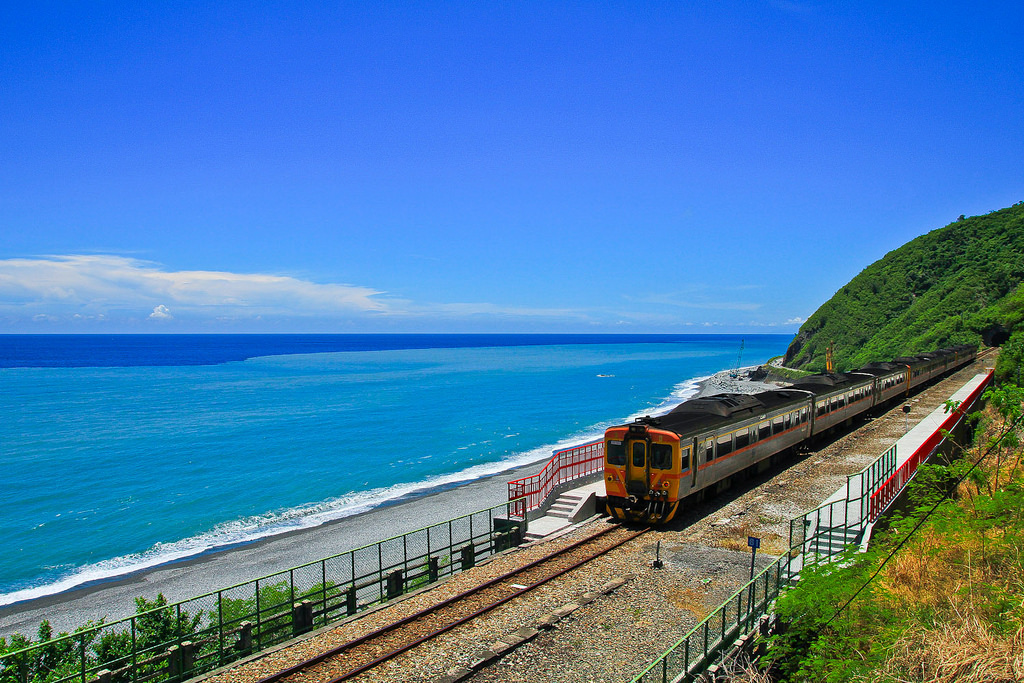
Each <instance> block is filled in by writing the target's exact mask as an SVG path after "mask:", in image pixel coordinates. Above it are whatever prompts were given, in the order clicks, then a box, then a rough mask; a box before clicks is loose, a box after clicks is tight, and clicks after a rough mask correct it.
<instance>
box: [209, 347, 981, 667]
mask: <svg viewBox="0 0 1024 683" xmlns="http://www.w3.org/2000/svg"><path fill="white" fill-rule="evenodd" d="M984 365H985V363H984V362H979V363H975V364H974V365H973V366H970V367H968V368H966V369H964V370H961V371H959V372H957V373H955V374H954V375H952V376H951V377H949V378H947V379H945V380H943V381H941V382H939V383H938V384H936V385H933V386H932V387H930V388H928V389H926V390H925V391H923V392H920V393H918V394H917V395H916V396H915V397H914V398H912V399H911V401H910V403H911V405H912V407H913V408H912V412H911V413H910V426H913V425H914V424H916V422H917V421H918V420H920V419H921V418H923V417H924V416H925V415H927V414H928V413H929V412H930V411H931V410H933V409H934V408H935V407H936V406H938V405H940V404H941V402H942V401H943V400H945V399H946V398H948V397H949V395H950V394H952V393H953V391H955V390H956V389H957V388H959V387H960V386H962V385H963V384H964V383H965V382H966V381H967V380H968V379H969V378H970V377H973V376H974V375H975V374H976V373H978V372H980V371H982V369H983V368H984ZM905 429H906V423H905V419H904V415H903V413H902V411H901V410H900V407H899V406H897V407H896V408H894V409H892V410H890V411H889V412H888V413H886V414H884V415H881V416H879V417H877V418H875V419H873V420H870V421H868V422H866V423H863V424H861V425H860V426H859V428H858V429H856V431H854V432H852V433H850V434H848V435H846V436H843V437H841V438H839V439H836V440H835V441H833V442H831V443H826V444H824V445H821V446H820V447H819V448H818V450H816V451H812V452H809V453H806V454H802V455H800V456H798V457H794V458H791V459H790V460H789V461H788V462H787V463H784V464H783V467H784V468H778V469H773V470H769V471H767V472H765V473H763V474H761V475H758V476H757V477H753V478H751V479H749V480H747V481H746V482H743V483H741V484H739V485H737V486H734V487H733V488H732V489H731V490H729V491H726V492H724V493H723V494H721V495H720V496H719V497H718V498H717V499H716V500H714V501H711V502H707V503H704V504H701V505H699V506H695V507H694V508H692V509H690V510H687V511H684V512H683V513H681V514H680V515H679V517H678V518H677V519H676V520H674V521H673V522H672V523H671V524H669V525H667V526H666V527H664V528H660V529H656V530H654V531H653V532H652V533H649V534H646V535H645V536H643V537H642V538H640V539H638V540H637V541H635V542H633V543H630V544H628V545H626V546H623V547H621V548H619V549H617V550H614V551H612V552H611V553H609V554H608V555H606V556H604V557H602V558H600V559H598V560H595V561H594V562H592V563H590V564H588V565H586V566H585V567H583V568H581V569H580V570H578V571H576V572H573V573H571V574H569V575H567V576H566V577H565V578H564V579H562V580H560V581H558V582H556V583H552V584H549V585H547V586H544V587H542V588H540V589H537V590H536V591H533V593H532V594H531V595H529V596H528V597H527V598H525V599H524V600H522V601H517V602H516V603H514V604H510V605H508V606H506V607H503V608H500V609H498V610H495V611H494V612H492V613H491V614H489V615H488V616H487V617H485V618H482V619H479V620H477V621H475V622H473V623H472V624H470V625H468V626H467V627H466V628H464V629H460V630H459V631H457V632H453V633H452V634H448V635H445V636H442V637H439V638H437V639H435V640H434V641H431V642H430V643H429V644H427V645H426V646H424V647H422V648H419V649H417V650H416V651H415V652H412V653H408V654H407V655H403V656H401V657H399V658H396V659H395V660H393V661H392V662H390V663H388V664H386V665H385V666H383V667H381V668H380V669H378V670H376V671H374V672H373V674H372V677H371V676H370V675H368V676H367V677H365V680H366V681H370V680H373V681H396V682H405V681H410V682H411V681H439V680H442V679H443V678H444V677H445V676H446V675H449V674H451V673H454V672H455V671H457V670H459V669H460V668H461V667H468V666H470V665H472V664H473V663H474V662H475V661H478V660H479V659H480V653H481V651H482V650H486V649H488V648H491V649H494V648H496V647H497V643H498V642H499V641H503V639H504V641H503V642H508V641H509V640H511V639H512V638H511V636H512V635H513V634H515V633H516V632H517V631H519V629H521V628H523V627H534V628H536V627H537V626H538V625H539V624H540V622H542V621H544V620H545V618H547V617H549V616H550V615H551V614H552V612H556V611H557V610H560V608H564V607H565V606H566V605H571V604H577V605H578V604H579V603H580V602H583V601H584V600H583V597H584V595H590V598H591V600H592V601H590V602H589V603H588V604H585V605H582V606H579V607H578V609H575V610H572V611H571V612H565V616H563V617H562V618H561V619H558V620H556V623H552V624H550V626H549V627H548V628H541V629H539V632H538V633H537V634H536V636H535V637H533V638H532V639H529V640H527V641H526V642H524V643H523V644H522V645H520V646H519V647H517V648H515V649H512V650H510V651H509V652H507V653H506V654H504V656H502V657H501V658H500V659H498V660H497V661H496V662H494V663H493V664H491V665H489V666H487V667H485V668H483V669H481V670H479V671H477V672H476V673H474V674H473V675H472V676H471V677H469V678H468V679H467V680H471V681H474V682H494V683H498V682H506V681H508V682H511V681H555V680H557V681H566V682H570V683H572V682H581V683H583V682H586V683H593V682H597V681H609V682H611V681H623V680H629V679H630V678H632V676H633V675H635V674H636V673H638V672H639V671H640V670H642V669H643V668H644V667H645V666H646V665H647V664H649V663H650V662H651V661H652V660H653V659H655V658H656V657H657V656H658V655H660V654H661V653H662V652H663V651H664V650H666V649H667V648H668V647H669V646H670V645H672V644H673V643H674V642H676V641H677V640H678V639H679V638H680V637H681V636H682V635H684V634H685V632H686V631H687V630H689V629H690V628H692V627H693V626H694V625H695V624H696V623H697V622H698V620H699V619H700V618H702V617H703V616H704V615H705V614H707V613H708V612H710V611H711V610H712V609H714V608H715V607H717V606H718V605H719V604H720V603H721V602H722V601H724V600H725V599H726V598H728V597H729V596H730V595H731V594H732V593H733V592H734V591H735V590H736V589H737V588H738V587H739V586H741V585H742V584H743V583H745V582H746V580H747V579H748V577H749V572H750V553H749V549H748V548H747V545H746V540H747V536H750V535H752V536H759V537H760V538H761V539H762V546H761V552H759V553H758V556H757V560H758V562H757V564H758V567H759V568H761V567H764V566H767V565H768V564H769V563H771V562H772V561H773V560H774V559H775V557H774V556H777V555H778V554H780V553H781V552H783V551H784V549H785V546H786V544H787V543H788V533H789V520H790V519H791V518H792V517H794V516H796V515H799V514H801V513H803V512H805V511H807V510H809V509H812V508H814V507H816V506H817V505H819V504H820V503H821V501H823V500H824V499H825V498H827V497H828V496H829V495H831V494H832V493H833V492H835V491H836V490H837V489H838V488H839V487H840V486H841V485H842V484H843V483H844V481H845V477H846V475H847V474H851V473H854V472H856V471H858V470H860V469H862V468H863V467H864V466H865V465H867V464H868V463H869V462H871V461H872V460H873V459H874V458H876V457H877V456H878V455H879V454H880V453H881V452H882V451H884V450H885V449H886V448H887V447H888V446H889V445H891V444H892V443H893V442H894V441H895V440H896V439H898V438H899V437H900V436H902V435H903V433H904V431H905ZM602 524H607V522H606V521H604V520H601V519H598V520H593V521H591V522H589V524H586V525H585V526H584V527H583V528H578V529H575V530H573V531H570V532H569V533H568V534H565V535H563V536H560V537H557V538H553V539H547V540H546V541H541V542H539V543H536V544H533V545H530V546H526V547H523V548H520V549H517V550H514V551H510V552H507V553H505V554H502V555H499V556H497V557H496V558H494V559H493V560H492V561H490V562H488V563H486V564H484V565H482V566H480V567H477V568H476V569H475V570H473V571H471V572H467V573H465V574H460V575H457V576H455V577H453V578H452V579H450V580H448V581H446V582H445V583H443V584H441V585H439V586H436V587H434V588H432V589H429V590H425V591H423V592H420V593H418V594H413V595H411V596H409V597H407V598H406V599H404V600H401V601H399V602H397V603H396V604H393V605H391V606H389V607H387V608H383V609H379V610H377V611H374V612H371V613H369V614H366V615H364V616H362V617H360V618H356V619H354V620H353V621H351V622H348V623H346V624H344V625H342V626H340V627H337V628H334V629H329V630H325V631H324V632H321V633H317V634H314V635H313V636H312V637H310V638H307V639H305V640H303V641H301V642H300V643H299V644H298V645H296V646H294V647H289V648H282V649H280V650H278V651H276V652H273V653H272V654H269V655H265V656H262V657H259V658H257V659H255V660H254V661H252V662H250V663H248V664H246V665H244V666H239V667H236V668H233V669H230V670H228V671H225V672H221V673H219V674H215V675H212V676H211V677H210V678H212V680H213V681H216V682H217V683H226V682H227V681H252V680H255V678H256V677H258V676H259V675H261V672H262V671H264V670H268V669H269V668H272V667H274V666H277V667H284V666H287V665H288V664H290V663H294V662H295V661H298V659H300V658H301V657H302V656H303V655H302V654H301V653H302V652H306V651H311V650H313V649H315V648H318V647H326V644H328V643H331V642H337V641H339V640H341V639H349V638H353V637H356V636H357V635H359V634H361V633H365V632H368V631H370V630H372V629H374V628H378V627H380V626H381V625H383V624H384V623H387V622H388V621H391V620H394V619H397V618H400V617H401V616H404V615H405V614H409V613H411V612H412V611H414V610H418V609H422V608H423V607H424V606H425V605H427V604H428V603H429V602H430V601H436V600H440V599H443V598H444V597H447V596H449V595H452V594H454V593H456V592H458V591H460V590H464V589H465V588H466V587H467V586H468V585H469V582H471V581H472V582H479V581H482V580H485V579H486V578H489V577H492V576H495V575H497V574H499V573H501V572H503V571H507V570H508V569H509V568H510V567H511V566H512V565H513V564H521V563H525V562H527V561H529V560H531V559H534V558H536V557H537V556H539V555H540V554H543V553H546V552H548V551H549V550H550V549H551V548H552V547H553V546H555V545H559V544H568V543H569V542H570V541H571V540H572V539H573V538H575V537H576V536H578V535H582V534H589V533H592V532H593V531H594V530H595V527H596V525H602ZM659 541H660V543H661V556H662V559H663V560H664V563H665V564H664V568H662V569H654V568H652V567H651V561H652V560H653V559H654V556H655V550H656V546H657V543H658V542H659ZM762 553H763V554H762ZM615 580H619V581H622V580H624V583H622V584H621V585H620V586H619V587H617V588H616V589H614V590H611V591H610V592H607V593H602V592H601V588H602V587H603V586H606V585H607V584H608V583H609V582H611V581H615ZM595 593H596V594H597V595H596V597H594V596H593V594H595ZM548 621H552V620H551V619H548Z"/></svg>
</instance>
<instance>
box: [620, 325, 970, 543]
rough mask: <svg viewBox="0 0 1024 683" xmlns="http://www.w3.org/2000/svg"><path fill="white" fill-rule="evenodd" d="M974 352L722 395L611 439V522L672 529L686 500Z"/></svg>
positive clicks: (948, 352)
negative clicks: (670, 524)
mask: <svg viewBox="0 0 1024 683" xmlns="http://www.w3.org/2000/svg"><path fill="white" fill-rule="evenodd" d="M976 355H977V349H976V348H975V347H973V346H969V345H961V346H955V347H952V348H947V349H940V350H939V351H935V352H932V353H926V354H922V355H919V356H914V357H904V358H896V359H894V360H893V361H891V362H887V363H871V364H869V365H866V366H864V367H863V368H861V369H859V370H856V371H854V372H847V373H824V374H820V375H809V376H807V377H804V378H801V379H800V381H799V382H797V383H796V384H793V385H792V386H789V387H787V388H785V389H777V390H773V391H764V392H761V393H757V394H719V395H716V396H707V397H703V398H696V399H691V400H689V401H686V402H684V403H681V404H679V405H678V406H677V407H676V408H674V409H673V410H671V411H670V412H668V413H666V414H665V415H661V416H658V417H642V418H637V419H636V420H635V421H634V422H633V423H632V424H625V425H619V426H616V427H611V428H609V429H608V430H607V431H606V432H605V436H604V453H605V467H604V475H605V488H606V490H607V496H608V497H607V507H608V513H609V514H610V515H612V516H613V517H615V518H617V519H620V520H623V521H631V522H645V523H664V522H668V521H669V520H671V519H672V518H673V517H674V516H675V515H676V513H677V512H678V510H679V509H680V506H681V505H682V504H684V503H685V502H687V501H693V500H699V498H700V496H701V494H703V493H705V492H712V493H714V492H717V491H718V490H720V489H721V488H723V487H724V486H725V485H727V483H728V481H729V479H730V477H732V476H733V475H735V474H737V473H739V472H742V471H745V470H748V469H755V468H756V469H757V470H758V471H760V470H762V469H764V468H767V467H768V466H769V465H770V464H771V463H772V462H773V460H774V459H775V458H776V457H778V456H779V455H780V454H783V453H786V452H788V451H790V450H791V449H795V448H797V447H798V446H800V445H802V444H804V443H805V442H807V441H809V440H810V439H813V438H814V437H816V436H818V435H820V434H823V433H825V432H827V431H829V430H832V429H834V428H835V427H837V426H838V425H841V424H843V423H847V422H849V421H851V420H852V419H853V418H855V417H858V416H860V415H863V414H864V413H866V412H868V411H869V410H872V409H873V408H876V407H880V406H886V405H888V404H890V403H891V402H895V401H896V400H898V399H900V398H901V397H905V396H906V395H908V393H909V392H910V391H912V390H914V389H916V388H917V387H919V386H921V385H922V384H924V383H926V382H928V381H930V380H931V379H934V378H936V377H938V376H940V375H942V374H944V373H946V372H949V371H951V370H954V369H957V368H960V367H962V366H964V365H966V364H968V363H970V362H972V361H973V360H974V358H975V356H976Z"/></svg>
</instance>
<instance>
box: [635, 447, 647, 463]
mask: <svg viewBox="0 0 1024 683" xmlns="http://www.w3.org/2000/svg"><path fill="white" fill-rule="evenodd" d="M646 460H647V443H646V442H644V441H634V442H633V467H643V466H644V463H645V461H646Z"/></svg>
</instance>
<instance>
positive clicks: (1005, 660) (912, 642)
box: [874, 616, 1024, 683]
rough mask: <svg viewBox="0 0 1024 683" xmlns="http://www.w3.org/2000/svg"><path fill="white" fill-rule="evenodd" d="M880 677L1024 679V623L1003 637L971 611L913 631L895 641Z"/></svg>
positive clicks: (937, 682) (940, 681) (924, 681)
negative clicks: (962, 615)
mask: <svg viewBox="0 0 1024 683" xmlns="http://www.w3.org/2000/svg"><path fill="white" fill-rule="evenodd" d="M874 680H876V681H893V680H894V681H900V682H903V681H914V682H915V683H917V682H920V683H954V681H955V682H956V683H983V682H984V683H1003V682H1007V683H1008V682H1010V681H1024V626H1022V627H1021V628H1020V629H1019V630H1018V631H1017V632H1016V633H1015V634H1014V635H1013V636H1012V637H1000V636H997V635H995V634H993V633H992V632H991V631H989V629H988V627H987V626H986V625H985V624H984V623H983V622H981V621H979V620H978V619H977V618H975V617H973V616H967V617H964V618H961V619H958V620H957V621H955V622H949V623H946V624H943V625H942V626H941V627H939V628H935V629H929V630H920V631H917V632H915V633H912V634H907V635H906V636H904V637H903V638H902V639H900V640H899V641H898V642H897V643H896V644H895V646H894V648H893V651H892V654H891V656H890V657H889V660H888V662H887V663H886V667H885V669H884V670H883V671H882V672H880V674H879V676H878V677H876V678H875V679H874Z"/></svg>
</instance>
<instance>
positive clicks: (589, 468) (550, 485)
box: [508, 440, 604, 518]
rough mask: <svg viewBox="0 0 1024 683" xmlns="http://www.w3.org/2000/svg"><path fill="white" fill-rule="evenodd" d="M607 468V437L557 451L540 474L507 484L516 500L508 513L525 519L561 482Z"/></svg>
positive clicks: (509, 492)
mask: <svg viewBox="0 0 1024 683" xmlns="http://www.w3.org/2000/svg"><path fill="white" fill-rule="evenodd" d="M602 469H604V440H599V441H591V442H589V443H585V444H580V445H578V446H572V447H570V448H563V449H562V450H560V451H555V454H554V455H553V456H551V460H549V461H548V464H546V465H544V469H542V470H541V471H540V472H538V473H537V474H534V475H531V476H529V477H523V478H522V479H516V480H515V481H510V482H509V483H508V499H509V500H510V501H514V502H513V503H512V506H511V510H510V512H509V514H510V515H511V516H513V517H519V518H524V517H526V513H527V512H528V511H530V510H536V509H537V508H539V507H540V506H541V505H542V504H543V503H544V501H545V500H546V499H547V497H548V495H550V494H551V492H552V491H553V490H554V489H555V487H556V486H558V485H559V484H564V483H566V482H569V481H574V480H576V479H580V478H581V477H585V476H587V475H588V474H593V473H594V472H600V471H601V470H602Z"/></svg>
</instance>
